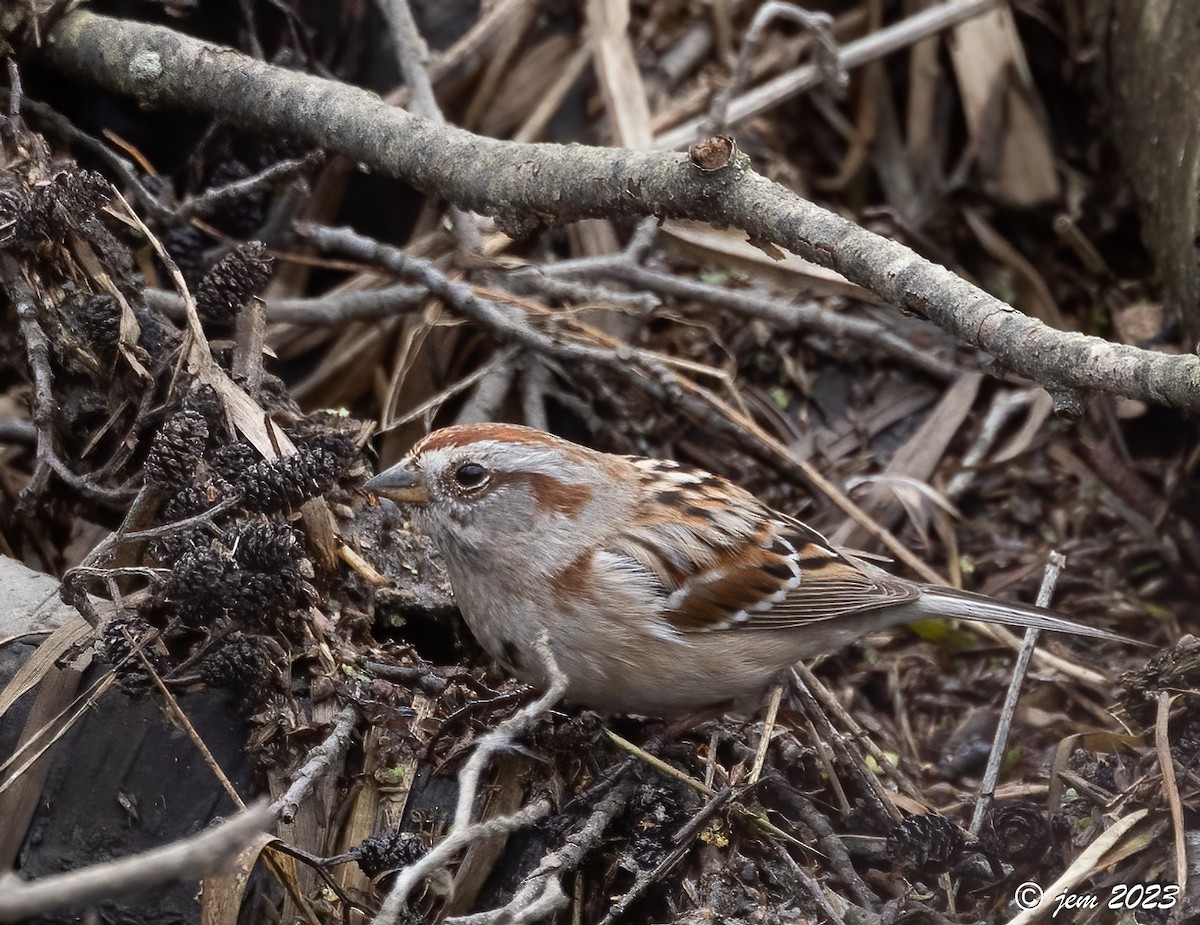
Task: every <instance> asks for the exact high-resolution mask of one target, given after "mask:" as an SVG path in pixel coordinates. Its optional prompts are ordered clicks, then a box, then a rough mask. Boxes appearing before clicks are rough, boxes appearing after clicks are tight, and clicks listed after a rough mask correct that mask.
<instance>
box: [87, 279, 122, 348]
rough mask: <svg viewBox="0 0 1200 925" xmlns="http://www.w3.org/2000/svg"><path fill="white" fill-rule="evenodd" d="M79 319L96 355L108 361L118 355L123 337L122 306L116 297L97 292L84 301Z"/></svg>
mask: <svg viewBox="0 0 1200 925" xmlns="http://www.w3.org/2000/svg"><path fill="white" fill-rule="evenodd" d="M79 321H80V324H81V326H82V327H83V332H84V334H85V335H86V336H87V339H88V341H89V342H90V343H91V345H92V349H93V350H95V351H96V356H98V357H99V358H100V359H101V360H106V361H107V360H112V359H113V358H114V357H116V355H117V344H118V343H119V342H120V339H121V307H120V306H119V305H117V301H116V299H114V298H113V297H112V296H110V295H109V294H108V293H105V292H98V293H96V294H95V295H93V296H91V297H90V298H88V300H87V302H86V303H84V306H83V309H82V310H81V311H80V312H79Z"/></svg>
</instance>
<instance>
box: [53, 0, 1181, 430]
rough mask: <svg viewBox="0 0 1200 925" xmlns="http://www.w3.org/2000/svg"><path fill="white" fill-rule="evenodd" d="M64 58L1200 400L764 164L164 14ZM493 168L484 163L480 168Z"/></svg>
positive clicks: (1051, 370)
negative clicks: (476, 115)
mask: <svg viewBox="0 0 1200 925" xmlns="http://www.w3.org/2000/svg"><path fill="white" fill-rule="evenodd" d="M50 38H51V41H50V42H48V43H47V46H46V49H45V54H46V55H47V57H48V59H49V61H50V63H51V64H53V65H54V66H56V67H58V68H60V69H62V70H63V71H66V72H68V73H71V74H74V75H76V76H78V77H81V78H84V79H87V80H90V81H93V82H96V83H99V84H102V85H104V86H106V87H108V88H110V89H112V90H116V91H118V92H121V93H126V94H129V95H131V96H135V97H137V98H138V99H140V100H142V101H143V102H144V103H148V104H153V105H170V106H180V107H184V108H188V109H199V110H204V111H207V112H212V113H214V114H217V115H219V116H220V117H221V118H224V119H227V120H229V121H231V122H234V123H236V124H238V125H240V126H242V127H244V128H246V129H249V130H252V131H258V132H262V133H268V134H269V133H281V134H285V135H289V136H292V137H295V138H300V139H303V140H305V141H308V142H309V143H311V144H314V145H318V146H320V147H323V148H327V149H331V150H336V151H338V152H341V153H343V154H345V155H347V156H348V157H350V158H353V159H354V160H355V161H356V162H359V163H363V164H365V165H367V166H368V167H370V168H371V169H374V170H378V171H380V172H383V173H387V174H390V175H394V176H397V177H402V178H403V179H405V180H406V181H407V182H409V183H411V184H412V185H414V186H416V187H417V188H418V189H421V190H423V191H424V192H426V193H429V194H431V195H437V196H440V197H442V198H445V199H447V200H449V201H451V202H453V203H455V204H456V205H458V206H459V207H460V208H462V209H465V210H471V211H476V212H482V213H485V214H489V215H492V216H494V217H495V218H496V219H497V220H498V221H499V222H500V223H501V225H502V226H503V227H504V228H506V229H507V230H508V231H510V232H511V233H513V234H517V235H521V234H526V233H529V232H531V231H533V230H534V229H536V228H537V227H539V226H540V225H544V224H561V223H565V222H572V221H577V220H579V219H584V218H596V217H608V218H611V217H614V216H618V215H656V216H659V217H663V218H665V217H670V218H682V219H695V220H702V221H706V222H710V223H712V224H715V225H732V226H736V227H738V228H741V229H743V230H745V231H746V232H747V234H748V235H749V237H750V240H752V241H754V242H755V243H758V244H760V245H762V246H764V247H766V246H769V245H775V246H778V247H783V248H787V249H788V250H790V251H792V252H794V253H796V254H799V255H801V256H803V257H805V258H807V259H809V260H812V261H814V262H816V263H818V264H820V265H822V266H825V267H829V268H831V269H834V270H837V271H838V272H839V273H841V274H842V275H843V276H845V277H846V278H847V279H849V280H851V281H852V282H855V283H857V284H859V285H861V286H863V287H865V288H867V289H870V290H871V291H872V292H874V293H876V294H877V295H879V296H880V297H881V298H882V299H884V300H885V301H887V302H890V303H892V304H894V305H896V306H899V307H900V308H902V309H906V310H908V311H912V312H916V313H918V314H921V315H924V316H926V317H928V318H929V319H930V320H932V321H933V322H934V323H935V324H937V325H938V326H939V327H942V328H944V329H945V330H947V331H950V332H951V333H953V334H954V335H955V336H956V337H958V338H959V339H961V340H962V341H964V342H966V343H968V344H971V345H973V346H976V347H979V348H981V349H983V350H986V351H987V352H989V353H991V354H992V355H993V356H994V357H995V358H996V359H997V360H998V361H999V362H1000V363H1001V364H1003V365H1004V366H1006V367H1007V368H1009V369H1011V370H1013V371H1014V372H1016V373H1019V374H1020V375H1023V376H1026V377H1028V378H1030V379H1033V380H1035V381H1037V382H1039V383H1041V384H1042V385H1043V386H1044V387H1045V388H1046V389H1047V390H1048V391H1050V392H1051V394H1052V395H1054V397H1055V400H1056V403H1057V404H1058V406H1059V407H1060V408H1064V409H1068V410H1070V409H1077V408H1078V406H1079V405H1080V402H1081V398H1082V396H1083V394H1084V393H1086V392H1090V391H1101V392H1109V393H1114V394H1118V395H1126V396H1129V397H1131V398H1138V399H1141V400H1143V401H1148V402H1154V403H1157V404H1163V405H1169V406H1174V407H1179V408H1190V409H1194V408H1200V358H1198V357H1196V356H1194V355H1185V356H1170V355H1165V354H1160V353H1154V352H1152V351H1146V350H1141V349H1138V348H1136V347H1129V346H1125V345H1121V344H1112V343H1109V342H1107V341H1105V340H1103V339H1101V338H1097V337H1090V336H1086V335H1082V334H1072V333H1065V332H1062V331H1057V330H1055V329H1053V328H1050V327H1048V326H1047V325H1045V324H1043V323H1042V322H1040V321H1037V320H1034V319H1032V318H1029V317H1027V316H1025V315H1023V314H1021V313H1020V312H1017V311H1016V310H1014V309H1013V308H1012V307H1011V306H1009V305H1006V304H1005V303H1004V302H1001V301H1000V300H999V299H996V298H993V297H992V296H989V295H987V294H986V293H984V292H983V291H981V290H979V289H977V288H976V287H974V286H972V285H971V284H970V283H968V282H966V281H965V280H963V279H961V278H960V277H958V276H956V275H955V274H954V273H952V272H950V271H949V270H947V269H946V268H945V267H941V266H938V265H936V264H933V263H931V262H929V261H927V260H923V259H922V258H920V257H918V256H917V255H916V254H915V253H914V252H913V251H912V250H910V249H909V248H908V247H905V246H904V245H902V244H899V243H897V242H895V241H891V240H888V239H886V238H882V237H879V236H878V235H875V234H872V233H870V232H868V231H866V230H865V229H863V228H860V227H859V226H857V225H855V224H854V223H853V222H850V221H847V220H846V219H844V218H841V217H840V216H837V215H834V214H833V213H831V212H828V211H826V210H824V209H822V208H820V207H818V206H816V205H814V204H813V203H811V202H807V201H806V200H804V199H801V198H800V197H799V196H797V195H796V194H795V193H793V192H791V191H790V190H787V189H785V188H783V187H782V186H779V185H778V184H776V183H773V182H771V181H770V180H768V179H766V178H765V177H762V176H760V175H758V174H756V173H754V172H753V171H752V170H751V169H750V167H749V161H748V159H747V158H745V157H744V156H739V157H738V158H736V159H735V160H734V161H733V162H732V163H731V164H730V165H729V166H728V167H726V168H725V169H721V170H713V171H701V170H698V169H696V168H695V167H694V166H693V165H692V164H691V162H690V161H689V159H688V157H687V156H686V155H684V154H677V153H661V152H641V151H627V150H622V149H615V148H593V147H586V146H583V145H569V146H567V145H523V144H516V143H514V142H507V141H496V140H493V139H487V138H482V137H479V136H476V135H472V134H471V133H470V132H466V131H463V130H462V129H458V128H454V127H452V126H445V125H438V124H436V123H433V122H429V121H426V120H422V119H418V118H416V117H414V116H412V115H410V114H409V113H407V112H404V111H403V110H400V109H396V108H393V107H391V106H388V105H387V104H386V103H384V102H383V101H382V100H381V99H379V97H378V96H376V95H374V94H372V93H369V92H367V91H365V90H361V89H358V88H356V87H350V86H345V85H341V84H337V83H334V82H331V81H328V80H323V79H320V78H317V77H311V76H308V75H304V74H297V73H294V72H291V71H286V70H283V69H281V68H276V67H272V66H271V65H267V64H264V63H262V62H260V61H255V60H253V59H251V58H248V57H246V56H243V55H241V54H238V53H237V52H234V51H231V50H230V49H228V48H221V47H218V46H214V45H210V44H208V43H206V42H201V41H198V40H196V39H193V38H189V37H187V36H185V35H182V34H180V33H178V32H174V31H172V30H170V29H166V28H163V27H160V26H149V25H144V24H140V23H135V22H127V21H121V20H115V19H110V18H107V17H103V16H97V15H95V14H93V13H90V12H87V11H85V10H77V11H75V12H74V13H72V14H71V15H69V16H67V17H66V18H64V19H63V20H62V22H61V23H60V24H59V25H58V26H57V27H56V28H55V29H54V30H53V31H52V33H51V36H50ZM481 165H486V169H483V170H481V169H480V167H481Z"/></svg>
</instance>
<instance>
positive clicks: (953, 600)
mask: <svg viewBox="0 0 1200 925" xmlns="http://www.w3.org/2000/svg"><path fill="white" fill-rule="evenodd" d="M915 609H916V610H919V611H920V612H921V614H922V615H923V616H924V617H961V618H964V619H967V620H982V621H983V622H984V623H1003V624H1005V625H1006V626H1024V627H1034V628H1036V629H1040V630H1048V631H1049V632H1052V633H1071V634H1072V635H1075V636H1090V637H1092V638H1093V639H1107V640H1109V641H1110V642H1121V643H1125V644H1127V645H1135V646H1145V645H1149V643H1145V642H1140V641H1139V640H1137V639H1131V638H1130V637H1128V636H1122V635H1120V634H1119V633H1112V632H1109V631H1108V630H1103V629H1100V628H1099V627H1095V626H1087V625H1086V624H1083V623H1075V622H1074V621H1072V620H1067V619H1064V618H1063V617H1060V616H1058V615H1057V614H1055V613H1053V612H1051V611H1049V610H1045V609H1044V608H1042V607H1033V606H1030V605H1027V604H1014V603H1007V602H1004V601H994V600H992V599H991V598H988V597H984V596H983V595H982V594H972V593H971V592H970V591H956V590H953V589H950V588H928V587H926V588H922V589H921V596H920V598H918V599H917V602H916V608H915Z"/></svg>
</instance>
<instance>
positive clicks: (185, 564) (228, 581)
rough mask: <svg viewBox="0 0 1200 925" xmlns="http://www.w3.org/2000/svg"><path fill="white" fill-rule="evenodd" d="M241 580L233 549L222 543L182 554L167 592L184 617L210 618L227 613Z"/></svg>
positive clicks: (168, 598)
mask: <svg viewBox="0 0 1200 925" xmlns="http://www.w3.org/2000/svg"><path fill="white" fill-rule="evenodd" d="M240 582H241V574H240V572H239V570H238V568H237V565H236V564H235V563H234V561H233V557H232V556H231V555H230V553H229V550H228V549H225V548H224V547H222V546H220V545H219V544H218V545H212V546H208V547H202V548H199V549H193V550H191V551H189V552H186V553H184V554H183V555H182V556H180V558H179V561H178V562H176V563H175V565H174V567H173V568H172V570H171V578H170V580H169V581H168V582H167V584H166V587H165V588H164V589H163V591H164V595H165V598H166V601H167V603H168V604H169V605H172V606H174V607H175V609H176V611H177V612H178V613H179V615H180V616H183V617H185V618H187V619H189V620H206V619H211V618H212V617H215V616H218V615H221V614H224V613H225V611H226V609H227V607H228V603H229V601H230V599H231V595H233V594H235V593H236V591H237V588H238V586H239V584H240Z"/></svg>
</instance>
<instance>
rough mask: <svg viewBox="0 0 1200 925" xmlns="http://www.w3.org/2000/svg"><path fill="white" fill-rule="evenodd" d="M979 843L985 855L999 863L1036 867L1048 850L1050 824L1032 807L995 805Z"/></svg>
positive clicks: (1017, 803)
mask: <svg viewBox="0 0 1200 925" xmlns="http://www.w3.org/2000/svg"><path fill="white" fill-rule="evenodd" d="M979 841H980V844H981V845H982V846H983V849H984V850H985V851H987V852H988V853H989V854H990V855H992V856H993V857H995V858H998V859H999V860H1001V861H1007V862H1008V863H1010V864H1036V863H1037V862H1038V861H1040V860H1041V859H1042V857H1043V855H1045V853H1046V849H1047V848H1049V847H1050V823H1049V822H1048V821H1047V819H1046V814H1045V812H1043V810H1042V808H1041V807H1040V806H1038V805H1037V804H1036V803H1031V802H1029V801H1027V800H1017V801H1014V802H1011V803H999V804H997V805H996V806H994V807H992V811H991V813H989V814H988V818H987V821H986V822H985V823H984V826H983V831H981V832H980V833H979Z"/></svg>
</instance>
